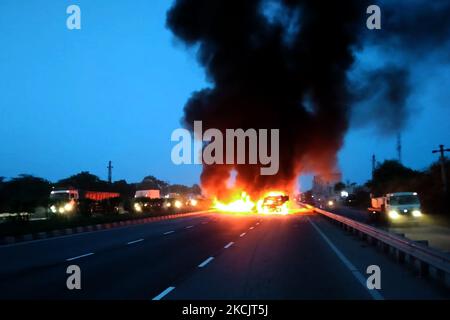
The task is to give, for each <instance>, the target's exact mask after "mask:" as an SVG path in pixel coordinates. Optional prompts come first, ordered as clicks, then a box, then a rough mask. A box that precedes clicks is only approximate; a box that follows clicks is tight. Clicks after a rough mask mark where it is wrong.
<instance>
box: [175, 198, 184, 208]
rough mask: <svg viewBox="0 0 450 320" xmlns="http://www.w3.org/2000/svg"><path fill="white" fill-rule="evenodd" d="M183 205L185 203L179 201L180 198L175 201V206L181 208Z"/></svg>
mask: <svg viewBox="0 0 450 320" xmlns="http://www.w3.org/2000/svg"><path fill="white" fill-rule="evenodd" d="M182 205H183V204H182V203H181V201H179V200H177V201H175V207H176V208H178V209H180V208H181V206H182Z"/></svg>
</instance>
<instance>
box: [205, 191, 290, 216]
mask: <svg viewBox="0 0 450 320" xmlns="http://www.w3.org/2000/svg"><path fill="white" fill-rule="evenodd" d="M284 195H285V193H284V192H281V191H269V192H267V193H265V194H264V196H263V197H261V198H260V199H258V200H257V201H253V200H252V199H251V197H250V196H249V195H248V194H247V193H246V192H245V191H243V192H241V193H240V194H239V193H238V194H236V195H235V196H234V197H232V200H231V201H229V202H222V201H219V200H218V199H217V198H215V199H214V201H213V208H214V209H217V210H218V211H221V212H232V213H259V214H282V215H286V214H290V213H293V210H291V209H290V203H289V201H286V202H284V203H283V204H281V205H280V206H276V210H271V209H270V208H269V207H268V206H267V205H272V204H274V202H273V201H274V200H271V199H267V200H266V202H264V200H265V199H266V198H267V197H276V196H284Z"/></svg>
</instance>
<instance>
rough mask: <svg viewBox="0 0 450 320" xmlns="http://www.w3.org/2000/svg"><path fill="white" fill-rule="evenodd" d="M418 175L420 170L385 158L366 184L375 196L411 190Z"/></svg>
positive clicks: (418, 177)
mask: <svg viewBox="0 0 450 320" xmlns="http://www.w3.org/2000/svg"><path fill="white" fill-rule="evenodd" d="M420 176H421V173H420V172H418V171H415V170H412V169H410V168H407V167H405V166H403V165H402V164H401V163H400V162H398V161H396V160H386V161H384V162H383V163H382V164H380V165H379V166H378V167H377V168H376V169H375V171H374V173H373V179H372V180H371V181H369V182H368V184H367V185H368V186H369V187H370V190H371V192H372V193H373V194H374V195H375V196H380V195H383V194H386V193H389V192H401V191H411V190H413V189H414V186H415V185H416V184H417V182H416V180H418V179H420Z"/></svg>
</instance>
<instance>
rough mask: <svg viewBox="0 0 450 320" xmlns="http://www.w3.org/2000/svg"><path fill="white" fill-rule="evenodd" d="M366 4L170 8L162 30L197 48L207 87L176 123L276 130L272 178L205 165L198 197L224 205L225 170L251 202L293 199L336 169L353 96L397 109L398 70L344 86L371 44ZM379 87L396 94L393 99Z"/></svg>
mask: <svg viewBox="0 0 450 320" xmlns="http://www.w3.org/2000/svg"><path fill="white" fill-rule="evenodd" d="M369 4H371V3H368V1H361V0H354V1H327V2H321V1H306V0H279V1H275V0H273V1H270V0H245V1H242V0H177V1H175V3H174V5H173V6H172V8H171V9H170V10H169V12H168V14H167V26H168V28H170V29H171V31H172V32H173V33H174V34H175V36H176V37H177V38H178V39H180V40H181V41H182V42H184V43H185V44H186V45H187V46H189V47H194V48H196V49H197V58H198V61H199V63H200V64H201V65H202V66H203V67H204V69H205V72H206V75H207V78H208V80H209V82H210V83H211V87H210V88H205V89H203V90H200V91H196V92H194V93H193V94H192V96H191V98H190V99H189V100H188V101H187V103H186V105H185V107H184V118H183V124H184V125H185V126H186V127H187V128H189V129H191V130H192V125H193V123H194V121H195V120H201V121H202V122H203V127H204V130H206V129H209V128H217V129H219V130H221V131H222V132H225V129H227V128H230V129H237V128H242V129H244V130H246V129H248V128H254V129H260V128H266V129H280V170H279V172H278V174H277V175H276V176H261V175H260V174H259V168H260V166H259V165H222V164H220V165H204V167H203V172H202V176H201V182H202V187H203V189H204V190H205V191H206V192H207V193H210V194H215V195H218V196H226V192H227V191H226V190H227V182H228V180H229V177H230V172H231V171H232V170H233V169H234V170H235V172H236V173H237V176H236V182H235V187H238V188H241V189H243V190H246V191H247V192H248V193H249V194H251V195H260V194H261V192H263V191H264V190H273V189H286V188H288V189H290V190H292V189H293V188H294V185H295V184H296V179H297V177H298V175H299V174H300V173H302V172H315V173H321V174H327V173H331V172H333V171H335V170H336V154H337V152H338V151H339V149H340V148H341V146H342V143H343V137H344V135H345V133H346V132H347V130H348V128H349V118H350V115H351V113H352V112H351V111H352V110H351V106H352V104H354V102H355V97H358V99H359V100H361V99H364V95H363V94H361V96H359V94H360V93H362V92H364V93H365V94H367V93H370V92H372V93H376V92H379V93H380V94H379V97H380V99H381V101H382V100H384V99H387V100H390V101H391V102H392V105H395V104H398V103H400V104H403V105H404V104H405V101H406V97H407V96H408V94H409V87H408V71H407V70H403V69H402V68H401V67H395V68H393V69H391V70H390V71H389V70H385V69H383V70H377V71H371V72H368V73H367V74H366V78H367V79H369V78H370V79H373V80H374V81H372V83H371V84H372V86H374V87H370V86H367V87H366V86H364V85H362V86H359V87H358V88H352V86H351V85H350V83H349V81H348V80H349V79H348V72H349V70H351V68H352V66H353V63H354V60H355V57H354V52H355V51H356V50H360V49H361V48H362V47H364V45H365V44H367V43H369V44H370V43H371V42H372V41H373V37H376V35H375V36H373V35H371V36H366V35H367V30H366V29H365V19H366V18H367V16H366V14H365V11H366V8H367V6H368V5H369ZM392 12H394V11H392ZM395 12H396V13H397V11H395ZM388 22H389V24H388V25H389V26H391V28H392V29H393V30H395V32H396V35H395V36H399V37H400V39H406V38H405V37H406V36H407V35H406V33H405V34H404V35H403V36H402V34H401V32H402V30H403V29H402V28H403V27H402V26H401V24H402V23H405V24H406V22H404V19H403V18H402V19H400V18H397V17H395V16H394V15H392V16H390V18H389V19H388ZM408 32H409V31H408ZM371 37H372V38H371ZM393 39H394V35H392V36H389V37H385V38H384V40H383V41H384V42H385V43H386V45H387V43H388V42H391V43H392V41H393ZM424 39H425V38H424ZM424 41H425V40H424ZM393 42H394V43H398V41H397V42H396V41H393ZM384 79H389V81H390V82H391V83H393V84H395V85H396V86H397V88H400V89H401V90H402V91H401V92H398V91H395V90H392V89H393V88H391V87H389V86H386V83H385V82H384ZM367 83H370V82H367ZM377 85H379V87H378V86H377ZM383 86H384V87H383ZM358 90H359V91H358ZM376 90H378V91H376ZM401 114H403V113H401ZM406 114H407V111H404V117H403V118H404V119H406Z"/></svg>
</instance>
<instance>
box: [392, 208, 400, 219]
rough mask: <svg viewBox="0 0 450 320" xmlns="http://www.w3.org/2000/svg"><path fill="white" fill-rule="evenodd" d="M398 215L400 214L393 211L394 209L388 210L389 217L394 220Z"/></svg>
mask: <svg viewBox="0 0 450 320" xmlns="http://www.w3.org/2000/svg"><path fill="white" fill-rule="evenodd" d="M399 217H400V215H399V214H398V212H397V211H395V210H391V211H389V218H391V219H393V220H395V219H398V218H399Z"/></svg>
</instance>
